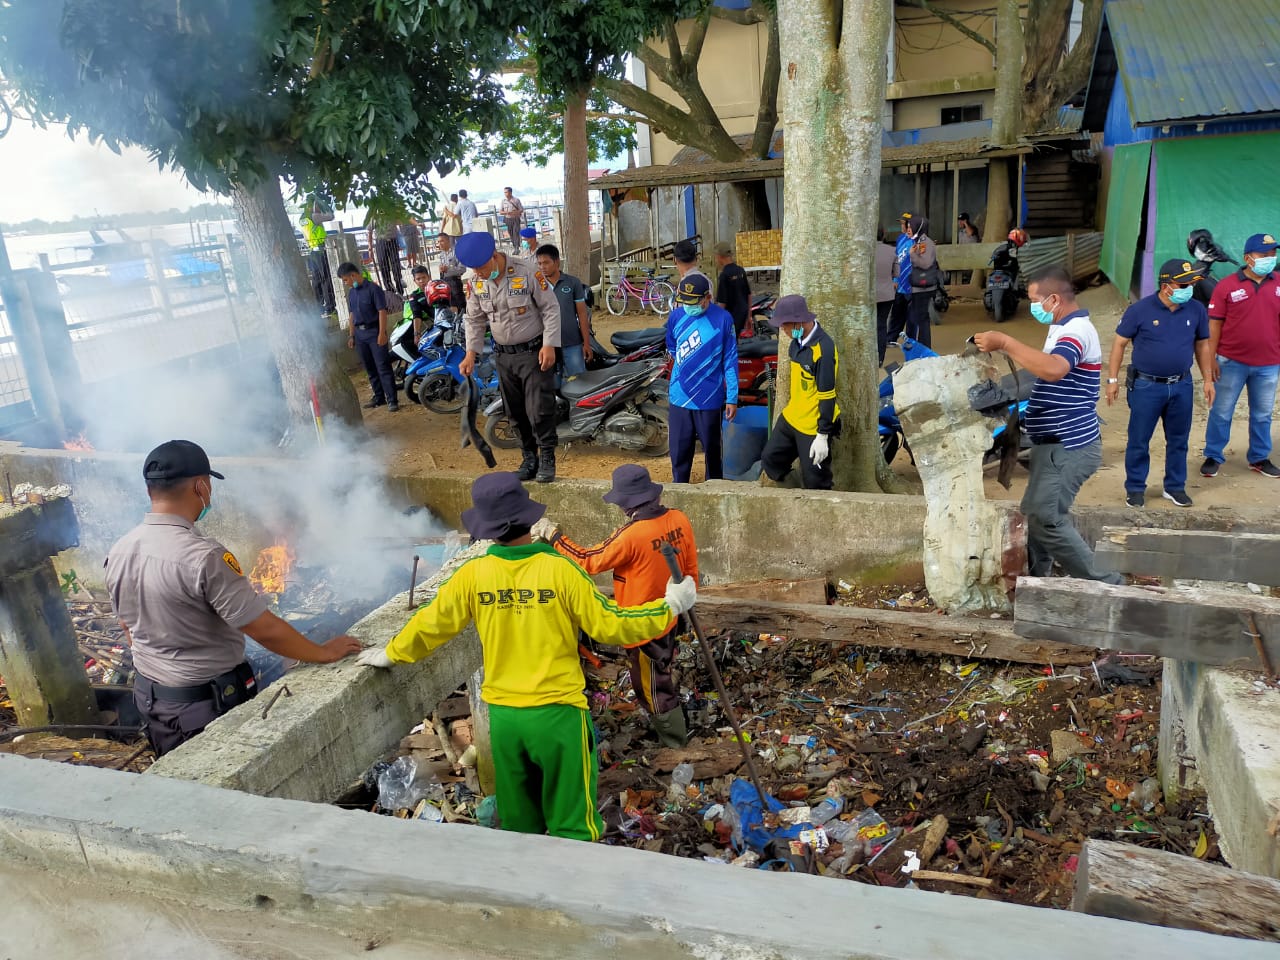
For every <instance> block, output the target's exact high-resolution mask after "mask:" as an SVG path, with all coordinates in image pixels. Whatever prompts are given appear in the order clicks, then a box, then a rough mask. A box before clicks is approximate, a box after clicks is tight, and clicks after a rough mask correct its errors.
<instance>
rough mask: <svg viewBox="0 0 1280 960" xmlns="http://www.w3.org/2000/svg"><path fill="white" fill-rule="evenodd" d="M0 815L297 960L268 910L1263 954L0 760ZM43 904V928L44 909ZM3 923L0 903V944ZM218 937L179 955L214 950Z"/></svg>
mask: <svg viewBox="0 0 1280 960" xmlns="http://www.w3.org/2000/svg"><path fill="white" fill-rule="evenodd" d="M0 821H2V822H3V823H4V829H3V830H0V861H3V862H4V864H5V867H6V869H7V870H9V871H17V872H18V874H19V876H21V875H22V874H23V873H25V874H27V875H30V876H33V877H36V878H40V877H45V876H48V875H52V876H53V877H60V878H67V879H69V880H71V881H78V882H80V883H85V882H88V883H91V884H92V885H93V886H94V887H96V888H97V889H98V890H99V891H100V895H101V899H103V900H110V899H113V898H114V897H116V896H117V894H118V892H119V891H122V890H123V891H124V893H125V894H126V895H127V896H129V897H135V898H136V897H149V898H156V899H157V901H158V902H176V903H181V904H182V908H181V912H182V915H183V916H184V917H186V918H188V919H187V921H186V924H185V926H186V929H188V930H198V929H200V928H201V927H202V926H203V925H205V924H206V923H207V922H208V921H207V918H208V917H209V915H210V914H211V913H213V912H221V911H224V910H233V911H240V912H244V911H253V912H257V913H261V914H263V916H264V917H265V922H264V923H263V924H262V925H261V927H259V926H258V925H256V924H251V925H248V926H247V927H246V928H245V929H244V932H243V940H242V944H243V946H244V948H245V949H243V951H241V950H236V951H235V953H233V954H231V955H238V956H252V957H259V958H260V957H263V956H272V957H274V956H279V955H282V954H285V955H293V956H297V955H299V954H297V953H293V954H287V950H286V949H285V948H288V947H290V946H291V945H292V946H297V945H298V942H294V943H293V944H290V943H288V942H285V943H281V942H280V941H279V939H278V938H280V937H287V936H289V931H288V930H287V928H282V927H281V922H285V921H287V922H294V923H297V922H301V923H305V924H306V925H307V926H308V928H310V929H311V930H312V931H313V932H314V933H320V932H323V931H335V932H336V931H341V932H342V933H344V934H346V935H348V936H350V937H351V938H352V939H353V940H355V941H356V942H361V941H364V942H369V941H377V943H378V944H383V945H385V949H386V954H387V955H388V956H403V957H408V956H437V955H440V954H442V953H443V954H445V955H452V956H456V957H468V958H473V957H488V956H493V955H497V956H506V957H519V958H521V960H544V958H545V960H552V958H554V960H577V958H581V960H598V958H600V957H606V956H607V957H610V958H614V960H668V958H695V957H696V958H700V960H793V958H794V960H835V958H842V960H853V958H868V960H869V958H880V960H887V958H904V960H906V958H912V960H914V958H919V957H930V958H932V960H969V958H972V960H978V958H981V960H1024V958H1025V957H1026V956H1027V951H1028V945H1029V944H1034V950H1035V952H1036V954H1037V956H1038V957H1039V958H1040V960H1076V958H1078V957H1080V956H1090V955H1093V956H1100V957H1143V958H1146V957H1159V958H1161V960H1201V958H1203V957H1210V956H1211V957H1215V958H1240V960H1252V958H1263V957H1274V956H1275V946H1274V945H1271V944H1261V943H1250V942H1247V941H1243V940H1229V939H1224V938H1219V937H1212V936H1210V935H1208V934H1202V933H1193V932H1189V931H1183V930H1167V929H1163V928H1159V927H1151V926H1142V925H1139V924H1133V923H1127V922H1125V921H1120V920H1109V919H1101V918H1097V917H1091V916H1087V915H1084V914H1076V913H1069V912H1058V911H1046V910H1041V909H1035V908H1031V907H1019V906H1012V905H1007V904H1001V903H996V902H992V901H984V900H976V899H970V898H967V897H950V896H945V895H941V894H933V893H925V892H923V891H920V890H893V889H881V888H878V887H874V886H868V885H864V884H859V883H853V882H841V881H836V880H828V879H824V878H820V877H808V876H797V875H794V874H782V875H780V874H773V873H765V872H760V871H756V870H738V869H735V868H730V867H725V866H714V865H711V864H707V863H702V862H700V861H693V860H685V859H680V858H676V857H668V856H663V855H661V854H651V853H642V852H637V851H632V850H618V849H613V848H610V847H607V846H604V845H602V844H587V843H580V842H577V841H572V840H562V839H558V838H553V837H536V836H524V835H520V834H513V833H505V832H499V831H490V830H484V829H482V828H478V827H467V826H461V825H450V824H426V823H421V822H417V821H401V820H395V819H392V818H389V817H378V816H374V815H372V814H368V813H364V812H356V811H344V810H338V809H336V808H333V807H324V806H318V805H314V804H303V803H298V802H296V801H288V800H276V799H266V798H262V797H254V796H250V795H248V794H243V793H237V792H233V791H224V790H217V789H214V788H212V787H208V786H205V785H203V784H193V783H181V782H177V781H172V780H166V779H164V778H162V777H146V776H143V777H139V776H134V775H131V774H125V773H117V772H115V771H109V770H99V769H95V768H88V767H72V766H66V765H62V764H56V763H48V762H45V761H41V760H27V759H23V758H20V757H13V756H7V755H0ZM46 910H47V912H48V914H49V915H50V923H51V925H56V924H57V923H58V922H59V921H58V920H57V919H56V918H55V917H54V914H55V913H56V908H55V907H53V906H52V905H49V906H48V907H46ZM11 929H12V928H11V927H10V926H9V923H8V916H7V915H6V925H5V929H3V930H0V941H3V939H4V938H5V936H6V935H9V934H10V930H11ZM138 932H139V933H141V932H142V931H138ZM130 942H131V943H132V942H133V940H132V938H131V940H130ZM6 946H7V947H8V949H5V950H4V954H5V955H6V956H15V957H17V956H31V955H36V954H34V953H33V952H32V951H31V950H29V949H27V947H28V946H29V945H28V944H25V943H18V944H7V945H6ZM414 948H416V949H414ZM220 949H221V950H222V952H220V953H219V952H213V951H212V950H210V952H208V953H200V954H195V953H184V954H182V955H184V956H226V955H228V954H229V953H231V951H230V950H228V949H227V947H226V946H221V945H220ZM232 949H235V948H234V947H233V948H232ZM383 949H384V948H383V947H379V949H378V953H379V955H381V954H382V953H383ZM448 951H452V953H449V952H448ZM44 955H50V954H44ZM64 955H65V954H64ZM75 955H85V954H75ZM96 955H120V954H116V953H113V954H96ZM157 955H158V956H166V955H167V956H173V955H175V954H173V953H165V952H160V953H158V954H157ZM307 955H308V956H316V955H317V954H312V953H307Z"/></svg>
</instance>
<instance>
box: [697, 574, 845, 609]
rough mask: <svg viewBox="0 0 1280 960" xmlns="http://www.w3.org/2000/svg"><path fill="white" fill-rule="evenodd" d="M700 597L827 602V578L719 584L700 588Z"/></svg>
mask: <svg viewBox="0 0 1280 960" xmlns="http://www.w3.org/2000/svg"><path fill="white" fill-rule="evenodd" d="M698 596H699V597H736V598H738V599H741V600H781V601H783V602H785V603H814V604H818V605H824V604H826V602H827V581H826V578H825V577H814V578H812V579H810V580H754V581H742V582H738V583H717V584H711V585H709V586H705V587H699V588H698Z"/></svg>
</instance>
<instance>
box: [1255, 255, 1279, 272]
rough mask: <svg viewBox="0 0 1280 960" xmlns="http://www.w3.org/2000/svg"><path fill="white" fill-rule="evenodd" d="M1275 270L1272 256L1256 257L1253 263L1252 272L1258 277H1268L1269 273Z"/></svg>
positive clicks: (1274, 260) (1274, 259) (1274, 261)
mask: <svg viewBox="0 0 1280 960" xmlns="http://www.w3.org/2000/svg"><path fill="white" fill-rule="evenodd" d="M1275 268H1276V258H1275V257H1274V256H1270V257H1258V258H1257V259H1256V260H1254V261H1253V272H1254V273H1256V274H1257V275H1258V276H1260V277H1266V276H1270V274H1271V271H1272V270H1274V269H1275Z"/></svg>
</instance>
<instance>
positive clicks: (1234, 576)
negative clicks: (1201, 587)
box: [1096, 527, 1280, 587]
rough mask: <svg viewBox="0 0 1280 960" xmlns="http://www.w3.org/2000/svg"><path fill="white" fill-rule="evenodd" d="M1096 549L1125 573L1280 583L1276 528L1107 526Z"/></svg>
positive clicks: (1272, 585) (1097, 552) (1111, 565)
mask: <svg viewBox="0 0 1280 960" xmlns="http://www.w3.org/2000/svg"><path fill="white" fill-rule="evenodd" d="M1096 555H1097V556H1098V557H1099V558H1105V561H1106V563H1108V564H1109V565H1110V569H1112V570H1118V571H1120V572H1121V573H1136V574H1141V575H1144V576H1151V577H1175V578H1178V579H1182V580H1222V581H1227V582H1230V583H1260V584H1265V585H1266V586H1269V587H1275V586H1280V536H1276V535H1274V534H1266V533H1220V532H1214V531H1209V530H1151V529H1143V530H1134V529H1132V528H1130V527H1103V529H1102V539H1101V540H1099V541H1098V546H1097V550H1096Z"/></svg>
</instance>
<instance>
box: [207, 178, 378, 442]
mask: <svg viewBox="0 0 1280 960" xmlns="http://www.w3.org/2000/svg"><path fill="white" fill-rule="evenodd" d="M267 170H268V173H267V175H266V176H265V177H264V178H263V179H262V180H260V181H259V182H257V183H254V184H252V185H250V184H242V183H237V184H233V185H232V188H231V199H232V202H233V203H234V204H235V209H236V217H237V219H238V220H239V221H240V228H241V236H242V237H243V238H244V244H245V249H246V252H247V253H248V256H249V271H250V274H251V275H252V277H253V285H254V289H255V290H256V291H257V293H258V298H259V301H260V302H261V305H262V312H263V326H264V327H265V328H266V334H267V343H268V344H269V345H270V347H271V352H272V354H273V355H274V356H275V360H276V367H277V368H278V369H279V370H280V385H281V387H282V389H283V390H284V398H285V403H286V404H287V405H288V408H289V419H290V421H291V422H292V423H293V424H294V426H295V433H296V435H297V436H309V435H310V433H311V431H310V429H306V430H303V429H302V427H303V425H307V426H308V428H309V425H310V424H311V423H312V422H313V421H314V417H313V414H312V410H311V386H312V383H314V384H315V388H316V393H317V395H318V396H319V398H320V412H321V415H322V416H323V417H325V418H326V419H329V418H331V417H337V418H338V419H339V420H342V421H344V422H346V423H349V424H358V423H360V422H361V419H362V418H361V414H360V404H359V402H358V400H357V398H356V391H355V387H353V386H352V384H351V378H350V377H348V376H347V374H346V371H344V370H343V369H342V366H341V365H340V364H339V363H338V361H337V359H336V358H335V357H334V355H333V352H332V351H331V350H330V349H328V346H327V344H326V342H325V338H326V337H336V336H339V334H338V333H337V332H330V331H328V330H326V328H325V324H324V321H323V320H321V318H320V311H319V308H318V306H317V305H316V302H315V295H314V294H313V293H312V290H311V284H310V282H309V281H308V279H307V271H306V266H305V265H304V264H303V262H302V257H301V256H299V255H298V247H297V243H296V242H295V241H294V237H293V229H292V227H291V226H290V224H289V215H288V214H287V213H286V212H285V209H284V200H283V199H282V198H281V196H280V181H279V178H278V177H277V176H276V174H275V172H274V167H273V165H272V164H270V163H268V164H267ZM389 330H390V318H389V319H388V332H389Z"/></svg>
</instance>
